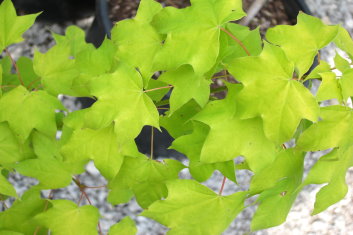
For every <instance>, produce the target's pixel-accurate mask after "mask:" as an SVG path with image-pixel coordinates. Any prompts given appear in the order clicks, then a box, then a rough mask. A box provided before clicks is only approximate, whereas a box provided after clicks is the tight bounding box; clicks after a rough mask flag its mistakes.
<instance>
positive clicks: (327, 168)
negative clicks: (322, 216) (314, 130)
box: [302, 145, 353, 215]
mask: <svg viewBox="0 0 353 235" xmlns="http://www.w3.org/2000/svg"><path fill="white" fill-rule="evenodd" d="M352 156H353V145H350V146H347V147H342V148H337V149H334V150H332V151H331V152H330V153H329V154H327V155H325V156H323V157H321V158H320V159H319V160H318V161H317V162H316V163H315V165H314V166H313V167H312V168H311V169H310V171H309V174H308V176H307V177H306V179H305V181H304V182H303V184H302V187H304V186H305V185H309V184H325V183H328V184H327V185H325V186H323V187H322V188H321V189H320V191H319V192H318V193H317V194H316V200H315V206H314V211H313V212H312V214H313V215H315V214H318V213H320V212H322V211H324V210H326V209H327V208H328V207H329V206H331V205H333V204H335V203H336V202H338V201H340V200H342V199H343V198H344V196H345V195H346V194H347V192H348V186H347V183H346V173H347V170H348V169H349V168H350V167H352V166H353V157H352Z"/></svg>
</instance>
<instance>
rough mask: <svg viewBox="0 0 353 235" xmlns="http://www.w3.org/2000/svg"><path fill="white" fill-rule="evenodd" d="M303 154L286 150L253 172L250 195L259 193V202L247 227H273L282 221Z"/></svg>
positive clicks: (294, 194)
mask: <svg viewBox="0 0 353 235" xmlns="http://www.w3.org/2000/svg"><path fill="white" fill-rule="evenodd" d="M303 162H304V155H303V153H302V152H299V151H294V150H293V149H287V150H284V151H282V152H280V153H279V154H278V155H277V156H276V159H275V160H274V161H273V163H272V164H270V165H269V166H267V167H265V168H264V169H263V170H262V171H260V172H259V173H258V174H255V175H254V176H253V178H252V179H251V183H250V194H257V193H260V196H259V197H258V199H257V202H258V203H259V204H260V205H259V207H258V209H257V211H256V213H255V215H254V217H253V219H252V222H251V230H259V229H264V228H269V227H273V226H277V225H279V224H281V223H283V222H285V220H286V217H287V215H288V213H289V210H290V208H291V207H292V204H293V202H294V200H295V199H296V197H297V195H298V193H299V191H297V188H298V187H299V186H300V184H301V182H302V176H303Z"/></svg>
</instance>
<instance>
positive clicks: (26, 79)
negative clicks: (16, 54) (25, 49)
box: [0, 56, 40, 91]
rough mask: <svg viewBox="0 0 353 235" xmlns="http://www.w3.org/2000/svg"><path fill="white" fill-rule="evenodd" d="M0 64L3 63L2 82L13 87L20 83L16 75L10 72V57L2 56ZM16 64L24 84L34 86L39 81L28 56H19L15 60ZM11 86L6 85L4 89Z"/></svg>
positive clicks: (9, 88)
mask: <svg viewBox="0 0 353 235" xmlns="http://www.w3.org/2000/svg"><path fill="white" fill-rule="evenodd" d="M0 64H2V65H3V78H2V84H3V85H10V86H14V87H16V86H19V85H21V82H20V80H19V79H18V75H17V74H13V73H12V70H13V68H12V63H11V59H10V57H8V56H6V57H4V58H3V59H2V60H1V61H0ZM16 65H17V68H18V71H19V73H20V74H21V78H22V82H23V84H24V86H25V87H27V88H36V87H37V86H38V85H39V83H40V79H39V77H38V76H37V74H35V72H34V70H33V62H32V60H31V59H30V58H28V57H24V56H21V57H20V58H19V59H18V60H17V61H16ZM11 88H12V87H6V91H8V90H11Z"/></svg>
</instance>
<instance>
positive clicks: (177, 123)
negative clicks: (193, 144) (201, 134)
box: [159, 99, 201, 139]
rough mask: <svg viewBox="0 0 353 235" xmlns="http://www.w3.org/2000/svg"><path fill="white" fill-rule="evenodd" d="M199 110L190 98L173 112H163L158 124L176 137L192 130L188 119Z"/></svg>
mask: <svg viewBox="0 0 353 235" xmlns="http://www.w3.org/2000/svg"><path fill="white" fill-rule="evenodd" d="M200 110H201V107H200V106H199V105H198V104H197V103H196V101H195V100H194V99H192V100H190V101H189V102H187V103H186V104H184V105H183V106H182V107H181V108H180V109H178V110H177V111H175V112H174V113H173V114H170V115H169V111H167V112H165V115H164V116H161V117H160V121H159V124H160V125H161V126H162V127H164V128H165V129H166V130H167V131H168V133H169V134H170V135H171V136H172V137H173V138H174V139H176V138H178V137H180V136H182V135H186V134H189V133H191V132H192V123H191V122H190V119H191V117H192V116H194V115H195V114H196V113H197V112H199V111H200Z"/></svg>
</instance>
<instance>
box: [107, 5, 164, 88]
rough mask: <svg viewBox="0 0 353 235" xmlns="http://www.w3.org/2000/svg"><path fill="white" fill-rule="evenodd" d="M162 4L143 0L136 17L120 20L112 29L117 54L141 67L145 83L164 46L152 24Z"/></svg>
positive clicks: (133, 64) (120, 57)
mask: <svg viewBox="0 0 353 235" xmlns="http://www.w3.org/2000/svg"><path fill="white" fill-rule="evenodd" d="M161 9H162V6H161V5H160V4H159V3H157V2H155V1H153V0H142V1H141V2H140V6H139V9H138V11H137V14H136V17H135V18H134V19H127V20H122V21H120V22H118V23H117V24H116V25H115V26H114V28H113V29H112V41H113V42H114V43H115V44H116V45H117V47H118V49H117V52H116V56H117V57H118V58H119V59H122V60H124V61H125V62H127V63H129V64H131V65H132V66H135V67H137V68H139V71H140V72H141V74H142V77H143V78H144V83H145V84H144V85H145V86H146V85H147V84H148V80H149V78H150V77H151V75H152V74H153V73H154V71H153V59H154V57H155V55H156V53H157V51H158V50H160V48H161V46H162V40H163V39H162V37H161V35H160V34H158V33H157V32H156V30H155V29H154V28H153V27H152V26H151V25H150V22H151V20H152V19H153V16H154V15H156V14H157V13H158V12H159V11H160V10H161Z"/></svg>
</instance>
